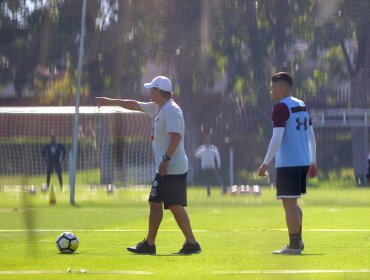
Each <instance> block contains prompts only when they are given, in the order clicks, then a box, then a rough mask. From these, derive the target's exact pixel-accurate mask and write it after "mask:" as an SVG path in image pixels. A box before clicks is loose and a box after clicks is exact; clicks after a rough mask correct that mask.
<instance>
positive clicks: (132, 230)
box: [0, 229, 207, 233]
mask: <svg viewBox="0 0 370 280" xmlns="http://www.w3.org/2000/svg"><path fill="white" fill-rule="evenodd" d="M63 231H73V232H147V230H146V229H145V230H144V229H76V230H71V229H0V233H6V232H63ZM159 231H160V232H180V231H181V230H179V229H164V230H159ZM193 231H194V232H207V230H203V229H199V230H193Z"/></svg>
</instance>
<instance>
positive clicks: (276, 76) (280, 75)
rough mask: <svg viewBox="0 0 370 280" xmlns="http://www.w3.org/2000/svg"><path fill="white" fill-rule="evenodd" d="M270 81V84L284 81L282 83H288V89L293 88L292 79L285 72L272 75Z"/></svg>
mask: <svg viewBox="0 0 370 280" xmlns="http://www.w3.org/2000/svg"><path fill="white" fill-rule="evenodd" d="M271 81H272V82H276V81H284V82H286V83H288V84H289V85H290V87H292V86H293V79H292V77H291V76H290V75H289V74H288V73H287V72H278V73H276V74H274V75H273V76H272V77H271Z"/></svg>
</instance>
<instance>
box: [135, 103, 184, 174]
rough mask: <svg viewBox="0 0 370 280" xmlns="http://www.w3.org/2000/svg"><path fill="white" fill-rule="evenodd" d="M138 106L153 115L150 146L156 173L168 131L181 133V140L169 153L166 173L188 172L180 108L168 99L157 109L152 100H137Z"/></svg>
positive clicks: (168, 136)
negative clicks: (173, 150)
mask: <svg viewBox="0 0 370 280" xmlns="http://www.w3.org/2000/svg"><path fill="white" fill-rule="evenodd" d="M139 106H140V108H141V109H142V110H143V112H144V113H146V114H148V115H149V116H151V117H153V130H152V135H151V139H152V147H153V153H154V158H155V164H156V172H157V173H158V170H159V165H160V164H161V162H162V159H163V155H164V154H165V153H166V151H167V149H168V146H169V145H170V139H171V136H170V134H169V133H171V132H175V133H179V134H180V135H181V140H180V143H179V145H178V146H177V149H176V150H175V152H174V153H173V154H172V155H171V160H170V162H169V164H168V170H167V171H168V175H177V174H184V173H186V172H188V158H187V156H186V153H185V148H184V135H185V122H184V116H183V114H182V110H181V108H180V107H179V106H178V105H177V104H176V103H175V102H174V101H173V99H169V100H168V101H167V102H166V103H165V104H164V105H163V107H162V108H161V109H160V110H159V106H158V105H157V104H156V103H154V102H147V103H146V102H139Z"/></svg>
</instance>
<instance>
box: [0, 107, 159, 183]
mask: <svg viewBox="0 0 370 280" xmlns="http://www.w3.org/2000/svg"><path fill="white" fill-rule="evenodd" d="M74 113H75V108H74V107H2V108H1V107H0V159H1V160H0V186H2V187H6V186H9V187H12V186H24V185H28V186H30V185H34V186H41V185H45V183H46V160H45V157H44V156H43V153H42V151H43V148H44V147H45V145H47V144H49V143H50V142H51V136H52V135H54V136H55V138H56V142H57V143H59V144H61V145H63V146H64V148H65V150H66V155H65V157H64V158H63V159H62V160H61V167H62V174H63V185H64V186H68V185H69V182H68V177H69V176H68V173H69V171H70V161H71V150H72V133H73V115H74ZM150 129H151V120H150V118H149V117H148V116H146V115H144V114H143V113H141V112H134V111H130V110H125V109H122V108H120V107H102V108H100V109H98V108H97V107H80V122H79V134H78V154H77V170H76V174H77V175H76V185H77V186H90V187H94V186H95V187H98V186H102V185H104V186H106V185H109V184H111V185H115V186H117V187H127V186H141V185H148V184H149V183H150V180H151V179H152V177H153V174H154V172H155V164H154V160H153V156H152V152H151V143H150V140H149V137H150ZM51 184H52V185H58V184H59V183H58V178H57V175H56V174H55V173H53V174H52V175H51Z"/></svg>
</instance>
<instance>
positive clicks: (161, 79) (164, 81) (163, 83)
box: [144, 76, 172, 92]
mask: <svg viewBox="0 0 370 280" xmlns="http://www.w3.org/2000/svg"><path fill="white" fill-rule="evenodd" d="M144 87H145V88H159V89H161V90H164V91H169V92H172V84H171V81H170V79H168V78H167V77H165V76H157V77H155V78H154V79H153V81H151V82H150V83H145V84H144Z"/></svg>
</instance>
